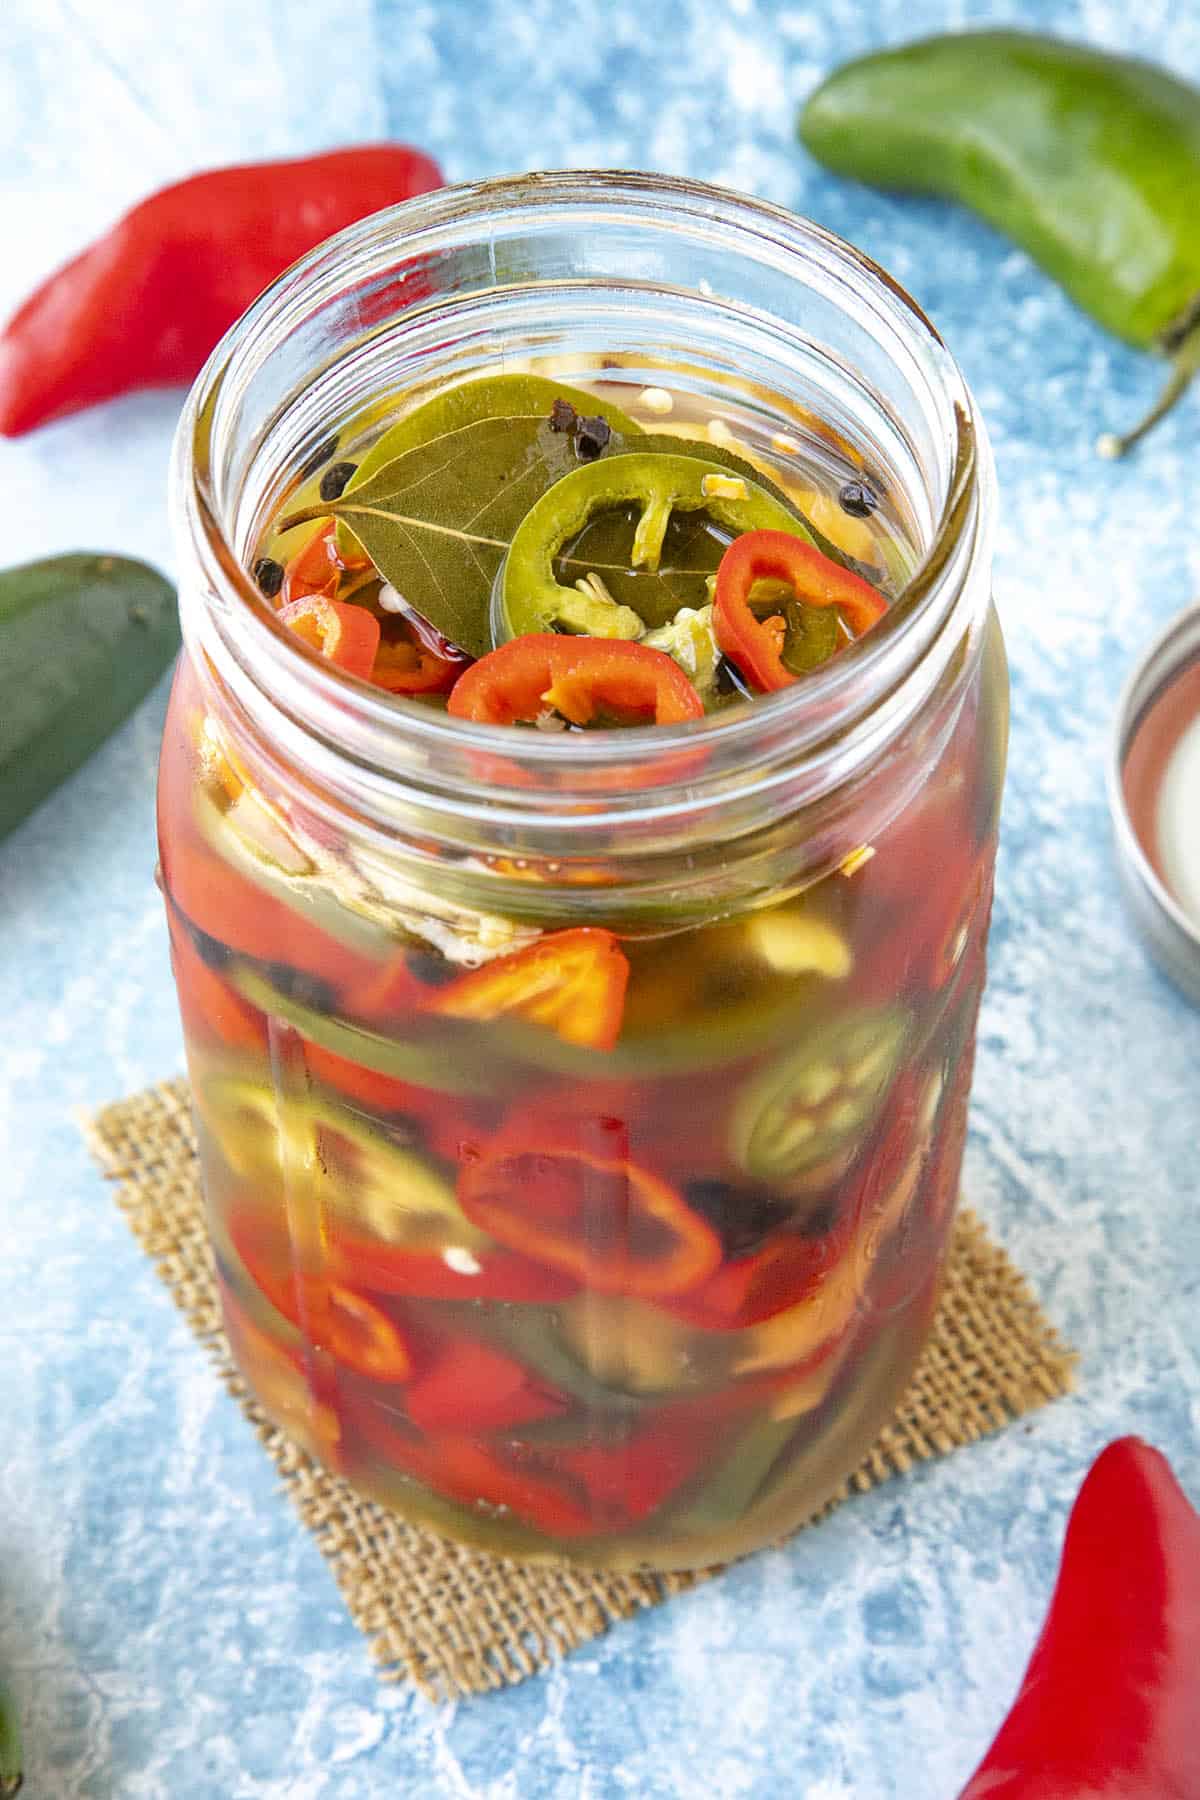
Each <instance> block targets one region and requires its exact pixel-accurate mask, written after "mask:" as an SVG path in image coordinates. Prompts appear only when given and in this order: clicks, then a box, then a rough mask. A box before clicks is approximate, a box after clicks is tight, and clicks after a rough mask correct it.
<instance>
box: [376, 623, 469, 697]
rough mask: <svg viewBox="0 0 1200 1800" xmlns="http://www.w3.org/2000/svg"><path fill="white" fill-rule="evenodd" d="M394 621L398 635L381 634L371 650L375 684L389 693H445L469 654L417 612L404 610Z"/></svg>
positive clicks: (465, 666) (460, 671) (465, 664)
mask: <svg viewBox="0 0 1200 1800" xmlns="http://www.w3.org/2000/svg"><path fill="white" fill-rule="evenodd" d="M398 624H399V629H400V635H398V636H395V637H384V638H383V639H382V641H381V642H380V645H379V649H378V650H377V651H376V652H375V663H374V666H373V667H372V669H371V680H372V681H373V682H374V684H375V686H376V687H381V688H386V689H387V691H388V693H389V694H448V693H449V692H450V689H451V688H452V687H453V686H454V684H455V682H456V681H457V680H458V678H459V676H460V675H461V674H462V673H463V670H464V669H468V668H470V666H471V658H470V657H469V656H468V655H467V653H466V651H465V650H460V649H459V648H458V646H457V644H452V643H451V642H450V640H449V638H444V637H443V636H442V634H441V632H440V631H437V630H435V629H434V627H433V626H432V625H431V624H430V623H429V621H428V619H424V618H422V617H421V615H420V613H416V612H405V613H404V615H403V617H402V619H401V620H400V621H398Z"/></svg>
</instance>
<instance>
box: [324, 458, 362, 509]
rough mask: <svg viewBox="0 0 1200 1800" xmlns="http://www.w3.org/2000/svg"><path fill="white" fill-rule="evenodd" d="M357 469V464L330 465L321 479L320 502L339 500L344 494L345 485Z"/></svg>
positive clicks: (341, 463)
mask: <svg viewBox="0 0 1200 1800" xmlns="http://www.w3.org/2000/svg"><path fill="white" fill-rule="evenodd" d="M357 467H358V464H357V463H351V462H340V463H330V465H329V467H328V468H327V469H326V471H325V473H324V474H323V475H322V477H321V487H320V494H321V498H322V500H340V499H341V497H342V494H343V493H344V492H345V488H346V483H347V482H348V481H349V479H350V477H351V476H352V475H353V473H354V471H355V469H357Z"/></svg>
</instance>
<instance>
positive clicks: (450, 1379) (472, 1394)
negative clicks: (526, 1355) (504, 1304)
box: [404, 1337, 567, 1437]
mask: <svg viewBox="0 0 1200 1800" xmlns="http://www.w3.org/2000/svg"><path fill="white" fill-rule="evenodd" d="M404 1409H405V1411H406V1412H407V1414H408V1416H409V1418H410V1419H411V1420H412V1421H413V1424H414V1425H418V1426H419V1427H420V1429H421V1430H422V1431H424V1432H427V1433H428V1434H429V1436H431V1437H437V1436H438V1435H439V1434H440V1433H442V1432H446V1431H448V1432H451V1433H455V1434H459V1433H462V1432H464V1431H503V1430H505V1429H507V1428H509V1427H511V1426H515V1425H527V1424H529V1423H530V1422H531V1421H532V1420H534V1419H548V1418H553V1417H554V1415H555V1414H556V1413H561V1412H565V1411H566V1409H567V1401H566V1400H565V1399H564V1398H563V1396H562V1395H561V1394H557V1393H555V1392H554V1391H553V1389H551V1388H548V1387H546V1386H544V1385H543V1384H542V1383H540V1382H539V1381H538V1380H537V1378H536V1377H535V1376H534V1375H532V1374H531V1373H530V1372H529V1370H528V1369H526V1368H525V1366H524V1365H523V1364H522V1363H519V1362H518V1361H517V1360H516V1358H515V1357H512V1356H506V1355H505V1354H504V1352H503V1351H502V1350H498V1349H496V1348H495V1346H494V1345H491V1344H483V1343H480V1342H479V1341H478V1340H477V1339H475V1338H466V1337H459V1338H453V1339H451V1340H450V1341H448V1342H447V1343H445V1344H443V1346H442V1347H441V1349H440V1351H439V1353H438V1354H437V1356H436V1357H435V1359H434V1361H433V1364H432V1366H431V1367H430V1368H429V1369H428V1370H427V1371H426V1372H425V1373H424V1374H423V1375H421V1376H419V1377H418V1379H417V1380H416V1381H414V1382H413V1384H412V1386H411V1387H410V1388H409V1390H408V1392H407V1394H406V1395H405V1397H404Z"/></svg>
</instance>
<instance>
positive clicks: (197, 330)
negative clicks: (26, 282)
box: [0, 144, 442, 437]
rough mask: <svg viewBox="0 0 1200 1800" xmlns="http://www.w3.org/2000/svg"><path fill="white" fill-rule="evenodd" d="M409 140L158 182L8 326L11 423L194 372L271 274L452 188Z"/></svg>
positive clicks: (3, 385) (0, 407) (4, 362)
mask: <svg viewBox="0 0 1200 1800" xmlns="http://www.w3.org/2000/svg"><path fill="white" fill-rule="evenodd" d="M441 183H442V173H441V170H440V169H439V168H438V166H437V164H436V163H435V162H433V161H432V160H431V159H430V158H429V157H427V156H424V155H422V153H421V152H420V151H419V150H413V149H410V148H409V147H408V146H407V145H404V144H368V145H363V146H361V147H358V148H353V149H347V150H332V151H326V152H325V153H323V154H322V155H320V156H311V157H302V158H299V159H297V160H295V161H288V162H274V163H252V164H247V165H244V166H240V167H236V168H228V169H211V170H207V171H205V173H203V174H201V175H193V176H191V177H190V178H189V179H188V180H186V181H180V182H176V183H175V184H174V185H173V186H171V187H166V188H162V189H160V190H159V192H158V193H156V194H151V195H150V197H149V198H148V199H146V200H142V201H140V202H139V203H138V205H137V206H135V207H133V208H132V210H131V211H130V212H127V213H126V214H125V216H124V218H122V219H119V220H118V221H117V223H116V224H115V225H114V226H113V227H112V229H111V230H110V231H109V232H107V233H106V234H105V235H104V236H103V237H102V238H98V239H97V240H96V242H95V243H94V244H91V245H90V246H89V247H88V248H87V249H86V250H84V251H83V252H82V253H81V254H80V255H79V256H77V257H75V258H74V259H73V261H71V262H69V263H66V264H64V265H63V267H62V268H61V269H58V270H56V272H55V273H54V274H53V275H51V276H50V277H49V278H48V279H47V280H46V281H44V282H43V283H42V284H41V286H40V287H39V288H37V289H36V290H35V291H34V293H33V294H31V295H30V297H29V299H28V300H26V302H25V304H24V305H23V306H22V307H21V308H20V309H19V311H17V312H16V313H15V314H14V315H13V317H12V318H11V319H10V320H9V322H8V324H7V325H6V326H5V328H4V331H3V332H2V333H0V433H3V435H4V436H6V437H19V436H20V434H21V433H22V432H24V431H32V430H33V429H34V427H35V426H37V425H44V424H46V423H47V422H48V421H49V420H50V419H60V418H62V417H64V415H65V414H67V413H73V412H78V411H80V409H81V408H83V407H85V406H94V405H95V404H96V403H97V402H99V401H101V400H111V399H113V398H114V397H115V396H116V395H117V394H127V393H131V392H134V391H135V390H137V389H139V388H150V387H175V386H180V385H184V384H186V383H188V382H190V381H191V380H192V379H193V377H194V376H195V375H197V374H198V373H199V371H200V369H201V368H202V367H203V366H204V363H205V360H206V359H207V357H208V355H209V352H210V351H211V350H212V349H213V348H214V347H215V345H216V344H217V343H218V341H219V340H220V338H221V337H222V336H223V334H224V333H225V332H226V331H227V330H228V329H229V327H230V326H231V325H232V324H233V322H234V320H235V319H237V318H239V317H240V316H241V314H242V313H243V312H245V310H246V308H247V307H248V306H249V304H250V302H251V301H252V300H253V299H255V298H256V296H257V295H258V294H260V293H261V292H262V290H263V288H265V287H266V286H267V285H268V283H270V282H272V281H274V279H275V277H276V276H277V275H281V274H282V273H283V271H284V270H285V269H286V268H287V267H288V266H289V264H291V263H293V262H295V260H296V258H297V257H298V256H302V255H303V254H304V252H305V251H306V250H311V249H312V248H313V247H314V246H315V245H316V244H319V243H320V242H321V241H322V239H324V238H327V237H328V236H329V235H330V234H331V232H335V231H340V230H341V229H342V227H343V226H345V225H350V224H353V222H354V221H355V220H356V219H361V218H364V217H365V216H366V215H367V214H368V213H372V212H378V211H379V209H380V208H381V207H384V206H391V205H394V204H395V203H396V202H397V201H400V200H408V199H411V197H412V196H413V195H414V194H423V193H427V192H428V190H429V189H430V188H435V187H440V186H441Z"/></svg>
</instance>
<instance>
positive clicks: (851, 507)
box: [838, 481, 879, 519]
mask: <svg viewBox="0 0 1200 1800" xmlns="http://www.w3.org/2000/svg"><path fill="white" fill-rule="evenodd" d="M838 504H839V506H840V507H841V509H842V511H843V512H848V513H850V514H851V515H852V516H853V517H854V518H856V519H869V518H870V516H871V514H872V513H873V512H874V511H875V508H876V507H877V506H878V505H879V500H878V497H877V496H876V494H875V491H874V489H873V488H870V487H868V486H867V483H866V482H865V481H848V482H847V483H846V485H845V487H843V488H841V489H839V491H838Z"/></svg>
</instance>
